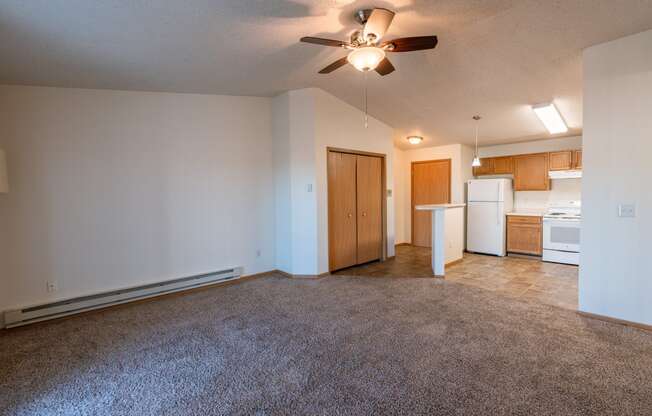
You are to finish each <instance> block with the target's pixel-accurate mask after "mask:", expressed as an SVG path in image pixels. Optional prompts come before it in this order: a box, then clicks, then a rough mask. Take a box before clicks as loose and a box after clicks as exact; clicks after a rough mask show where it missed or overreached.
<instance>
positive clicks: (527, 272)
mask: <svg viewBox="0 0 652 416" xmlns="http://www.w3.org/2000/svg"><path fill="white" fill-rule="evenodd" d="M578 269H579V268H578V267H577V266H571V265H566V264H556V263H547V262H543V261H541V259H540V258H536V257H534V258H523V257H512V256H508V257H495V256H488V255H481V254H472V253H464V258H463V259H462V261H460V262H458V263H455V264H452V265H450V266H448V267H446V276H445V279H446V280H449V281H452V282H457V283H460V284H463V285H467V286H473V287H477V288H481V289H485V290H489V291H493V292H496V293H499V294H504V295H507V296H510V297H517V298H522V299H527V300H532V301H535V302H539V303H543V304H546V305H552V306H557V307H561V308H564V309H570V310H577V278H578ZM334 274H335V275H346V276H369V277H385V276H405V277H412V278H434V276H433V274H432V269H431V267H430V249H429V248H425V247H415V246H406V245H401V246H397V247H396V256H395V257H394V258H392V259H389V260H387V261H384V262H372V263H368V264H364V265H361V266H356V267H352V268H349V269H344V270H340V271H337V272H335V273H334Z"/></svg>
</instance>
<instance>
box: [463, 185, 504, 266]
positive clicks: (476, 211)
mask: <svg viewBox="0 0 652 416" xmlns="http://www.w3.org/2000/svg"><path fill="white" fill-rule="evenodd" d="M467 196H468V198H467V200H468V205H467V218H466V224H467V225H466V250H467V251H470V252H473V253H485V254H493V255H496V256H505V255H506V254H507V252H506V248H505V238H506V235H507V227H506V223H507V218H506V217H505V214H507V213H508V212H511V211H512V207H513V205H514V192H513V191H512V180H511V179H473V180H470V181H469V182H468V186H467Z"/></svg>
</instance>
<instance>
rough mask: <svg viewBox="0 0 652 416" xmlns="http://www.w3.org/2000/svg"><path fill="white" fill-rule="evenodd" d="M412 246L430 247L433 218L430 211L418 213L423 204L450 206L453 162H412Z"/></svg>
mask: <svg viewBox="0 0 652 416" xmlns="http://www.w3.org/2000/svg"><path fill="white" fill-rule="evenodd" d="M411 173H412V245H414V246H418V247H430V246H431V244H432V243H431V242H432V217H431V213H430V211H417V210H416V209H415V207H416V206H417V205H423V204H450V202H451V160H450V159H441V160H426V161H419V162H412V169H411Z"/></svg>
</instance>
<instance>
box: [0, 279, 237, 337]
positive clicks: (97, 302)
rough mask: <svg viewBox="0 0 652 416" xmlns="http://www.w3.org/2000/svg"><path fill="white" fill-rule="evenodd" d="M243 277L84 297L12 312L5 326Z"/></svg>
mask: <svg viewBox="0 0 652 416" xmlns="http://www.w3.org/2000/svg"><path fill="white" fill-rule="evenodd" d="M241 276H242V267H235V268H233V269H226V270H222V271H218V272H212V273H204V274H200V275H196V276H189V277H182V278H180V279H174V280H168V281H165V282H160V283H151V284H148V285H143V286H136V287H130V288H126V289H118V290H112V291H109V292H104V293H98V294H95V295H89V296H80V297H77V298H72V299H67V300H61V301H57V302H52V303H46V304H43V305H37V306H30V307H27V308H23V309H17V310H9V311H5V313H4V325H5V327H7V328H13V327H16V326H21V325H27V324H31V323H34V322H40V321H45V320H48V319H55V318H60V317H62V316H67V315H72V314H75V313H80V312H85V311H90V310H93V309H99V308H106V307H107V306H112V305H119V304H121V303H127V302H132V301H135V300H139V299H146V298H151V297H154V296H159V295H163V294H166V293H174V292H179V291H182V290H187V289H191V288H195V287H201V286H206V285H210V284H214V283H219V282H226V281H229V280H235V279H239V278H240V277H241Z"/></svg>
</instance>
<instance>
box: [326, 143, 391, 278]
mask: <svg viewBox="0 0 652 416" xmlns="http://www.w3.org/2000/svg"><path fill="white" fill-rule="evenodd" d="M331 152H333V153H347V154H350V155H356V156H373V157H378V158H380V172H381V174H380V176H381V178H380V181H381V190H380V195H381V204H380V211H381V220H380V223H381V227H382V229H381V236H382V242H381V244H382V250H381V255H380V261H385V260H387V240H388V239H387V155H386V154H384V153H373V152H365V151H363V150H350V149H342V148H339V147H326V155H325V156H326V222H327V228H328V270H329V272H332V271H334V269H333V268H332V267H331V237H332V232H331V221H330V215H331V213H330V211H329V210H328V201H329V199H328V198H329V190H328V177H329V174H330V171H329V169H328V154H329V153H331ZM356 192H357V191H356Z"/></svg>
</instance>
